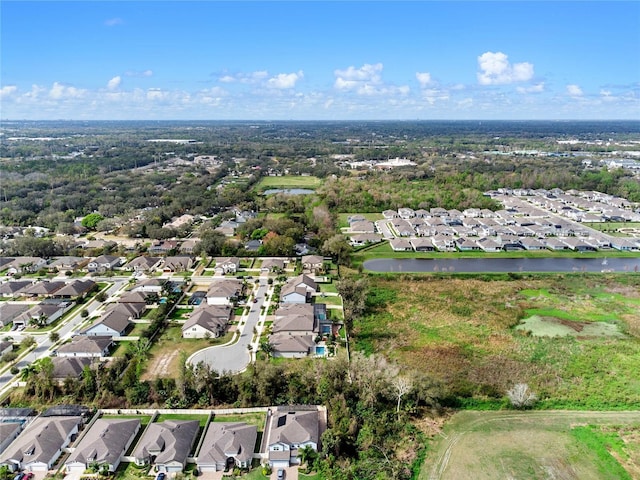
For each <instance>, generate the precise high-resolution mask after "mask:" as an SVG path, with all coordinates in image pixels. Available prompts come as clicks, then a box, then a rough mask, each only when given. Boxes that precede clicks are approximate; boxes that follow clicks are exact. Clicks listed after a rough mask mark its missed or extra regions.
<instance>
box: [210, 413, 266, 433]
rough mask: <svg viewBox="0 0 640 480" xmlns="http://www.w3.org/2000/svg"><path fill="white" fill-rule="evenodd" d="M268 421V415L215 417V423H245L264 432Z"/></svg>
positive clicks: (251, 414)
mask: <svg viewBox="0 0 640 480" xmlns="http://www.w3.org/2000/svg"><path fill="white" fill-rule="evenodd" d="M265 420H266V413H242V414H237V415H215V416H214V417H213V421H214V422H245V423H248V424H249V425H255V426H256V427H258V431H259V432H261V431H263V430H264V422H265Z"/></svg>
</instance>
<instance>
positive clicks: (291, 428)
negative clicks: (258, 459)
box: [265, 406, 320, 468]
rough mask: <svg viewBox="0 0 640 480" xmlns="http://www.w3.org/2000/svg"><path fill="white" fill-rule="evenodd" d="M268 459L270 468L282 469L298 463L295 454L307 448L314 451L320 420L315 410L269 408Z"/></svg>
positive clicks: (266, 433) (318, 436) (317, 439)
mask: <svg viewBox="0 0 640 480" xmlns="http://www.w3.org/2000/svg"><path fill="white" fill-rule="evenodd" d="M269 413H270V419H269V420H268V426H267V428H268V432H265V437H266V438H268V441H269V445H268V447H267V448H268V452H267V453H268V458H269V465H271V467H272V468H286V467H289V466H291V465H298V464H300V459H299V458H298V451H299V450H300V449H301V448H304V447H306V446H310V447H311V448H313V449H314V450H316V451H317V450H318V443H319V441H320V421H319V420H320V418H319V412H318V411H317V410H315V409H314V410H308V411H305V410H302V411H300V410H298V411H296V410H295V409H293V408H292V407H286V406H285V407H278V408H276V409H269Z"/></svg>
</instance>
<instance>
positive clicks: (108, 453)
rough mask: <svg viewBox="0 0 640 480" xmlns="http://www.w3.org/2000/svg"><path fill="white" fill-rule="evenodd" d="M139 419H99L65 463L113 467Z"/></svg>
mask: <svg viewBox="0 0 640 480" xmlns="http://www.w3.org/2000/svg"><path fill="white" fill-rule="evenodd" d="M139 428H140V419H137V418H133V419H124V418H122V419H121V418H118V419H104V418H99V419H98V420H96V422H95V423H94V424H93V425H92V426H91V429H90V430H89V431H88V432H87V433H86V434H85V435H84V436H83V437H82V439H81V440H80V442H79V443H78V445H77V446H76V448H75V451H74V452H73V453H72V454H71V456H70V457H69V458H68V459H67V461H66V462H65V463H66V464H69V463H73V462H80V463H85V464H87V465H88V464H89V463H92V462H98V463H107V464H110V465H113V464H114V463H115V462H116V461H118V460H119V458H120V455H122V454H123V453H124V449H125V448H126V446H127V444H128V443H129V441H130V440H131V437H133V436H134V435H135V434H136V432H137V431H138V429H139Z"/></svg>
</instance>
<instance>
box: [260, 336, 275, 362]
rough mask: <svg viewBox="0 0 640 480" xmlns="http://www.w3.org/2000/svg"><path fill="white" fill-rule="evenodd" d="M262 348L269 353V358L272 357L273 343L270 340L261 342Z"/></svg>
mask: <svg viewBox="0 0 640 480" xmlns="http://www.w3.org/2000/svg"><path fill="white" fill-rule="evenodd" d="M260 350H262V351H263V352H264V353H265V354H266V355H267V358H271V355H273V345H271V344H270V343H269V341H268V340H263V341H262V342H260Z"/></svg>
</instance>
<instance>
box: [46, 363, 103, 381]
mask: <svg viewBox="0 0 640 480" xmlns="http://www.w3.org/2000/svg"><path fill="white" fill-rule="evenodd" d="M51 362H52V363H53V374H52V378H53V379H54V380H56V381H57V382H58V383H63V382H64V381H65V380H66V379H67V378H74V379H75V378H80V377H81V376H82V372H83V371H84V368H85V367H88V366H90V365H91V363H92V362H93V359H91V358H88V357H53V358H52V359H51Z"/></svg>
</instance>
